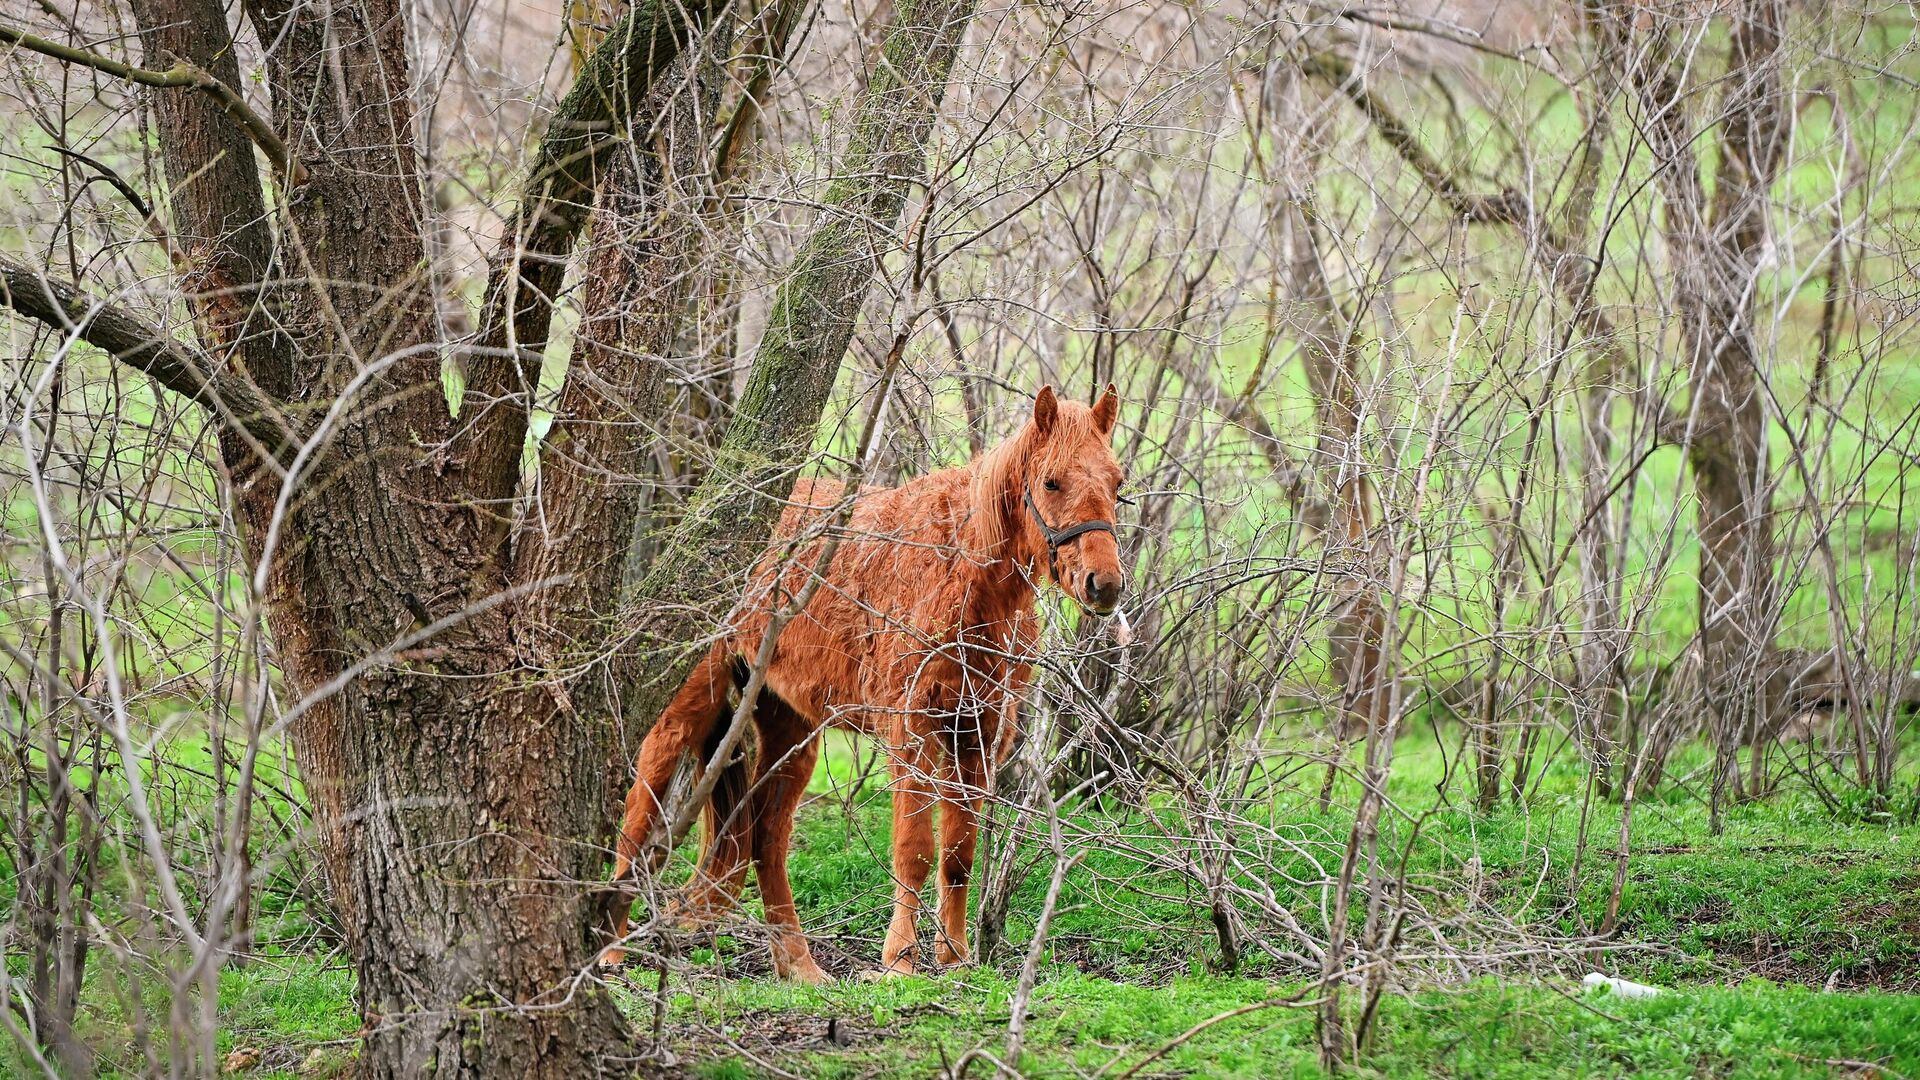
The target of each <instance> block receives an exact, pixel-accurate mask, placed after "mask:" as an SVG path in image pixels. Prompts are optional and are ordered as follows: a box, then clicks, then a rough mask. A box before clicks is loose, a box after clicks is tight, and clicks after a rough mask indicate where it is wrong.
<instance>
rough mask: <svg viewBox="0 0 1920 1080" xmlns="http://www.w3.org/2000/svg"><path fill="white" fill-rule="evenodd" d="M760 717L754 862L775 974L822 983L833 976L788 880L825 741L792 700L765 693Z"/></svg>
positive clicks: (799, 980) (753, 805) (758, 717)
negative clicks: (797, 819) (798, 825)
mask: <svg viewBox="0 0 1920 1080" xmlns="http://www.w3.org/2000/svg"><path fill="white" fill-rule="evenodd" d="M755 719H756V720H758V722H759V726H760V761H761V766H760V776H759V779H758V780H757V781H755V790H754V793H753V796H752V801H751V805H750V806H749V808H748V809H749V810H750V811H751V813H752V817H753V827H752V834H753V858H754V867H755V874H756V875H757V876H758V878H759V880H760V902H761V906H762V907H763V908H765V910H766V917H767V929H768V932H769V935H770V937H771V939H772V945H773V971H774V974H775V975H778V976H779V977H781V978H783V979H793V980H796V981H798V982H809V983H819V982H826V981H827V973H826V972H824V971H822V970H820V965H819V964H818V963H816V962H814V959H813V952H812V950H811V949H809V948H808V947H807V935H806V931H805V930H803V929H802V928H801V926H800V913H799V911H797V910H796V909H795V908H794V906H793V885H792V884H791V883H790V882H789V881H788V880H787V849H788V848H789V847H791V846H792V843H793V815H794V812H795V811H796V810H798V809H799V807H800V800H801V798H802V797H803V796H805V795H806V793H807V781H808V780H809V779H811V778H812V776H813V765H814V762H815V761H817V760H818V759H819V757H820V739H819V737H818V734H817V732H816V731H815V730H814V727H813V725H812V724H810V723H808V722H807V721H806V719H805V718H804V717H802V716H801V715H800V714H799V713H798V712H796V711H794V709H793V707H792V706H790V705H788V704H787V703H786V702H784V701H781V700H780V699H778V698H776V697H773V696H772V695H771V694H763V695H762V697H761V699H760V701H759V703H758V707H757V712H756V716H755Z"/></svg>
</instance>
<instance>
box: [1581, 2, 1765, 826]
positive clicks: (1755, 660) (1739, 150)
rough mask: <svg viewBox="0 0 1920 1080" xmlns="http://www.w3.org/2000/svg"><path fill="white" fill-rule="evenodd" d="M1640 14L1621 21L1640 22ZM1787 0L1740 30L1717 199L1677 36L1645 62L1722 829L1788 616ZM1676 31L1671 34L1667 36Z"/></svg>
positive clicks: (1660, 43)
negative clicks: (1766, 277) (1783, 564)
mask: <svg viewBox="0 0 1920 1080" xmlns="http://www.w3.org/2000/svg"><path fill="white" fill-rule="evenodd" d="M1635 15H1636V13H1635V12H1633V11H1631V10H1622V11H1619V12H1617V13H1616V14H1615V15H1614V18H1615V19H1616V21H1617V22H1618V24H1619V25H1622V26H1633V25H1634V19H1635ZM1782 17H1783V16H1782V12H1781V4H1780V0H1742V2H1741V3H1740V4H1738V5H1737V6H1736V8H1735V9H1734V11H1733V12H1732V15H1731V18H1730V20H1729V29H1728V43H1729V50H1728V61H1727V74H1726V77H1725V79H1724V82H1725V84H1726V91H1725V94H1724V96H1723V97H1722V99H1721V101H1720V102H1719V114H1718V116H1717V118H1716V119H1717V121H1718V125H1719V139H1718V150H1719V168H1718V171H1717V174H1716V181H1715V185H1714V189H1713V194H1712V199H1711V205H1709V200H1708V196H1707V194H1706V188H1705V186H1704V184H1703V183H1702V180H1701V169H1700V163H1699V161H1698V160H1697V158H1696V156H1695V152H1694V150H1693V149H1692V142H1693V138H1694V131H1693V124H1692V123H1691V122H1690V119H1689V117H1688V115H1687V111H1686V108H1685V104H1686V102H1685V96H1684V94H1683V90H1682V84H1681V83H1680V81H1679V75H1678V73H1677V71H1676V68H1675V64H1674V62H1673V61H1672V60H1671V59H1670V58H1669V57H1668V55H1667V49H1666V44H1665V41H1664V39H1659V40H1655V41H1652V42H1651V43H1650V45H1649V48H1648V49H1647V50H1646V56H1645V58H1644V59H1641V60H1640V61H1639V62H1638V65H1637V66H1636V68H1635V72H1634V75H1635V78H1634V82H1635V89H1636V90H1637V91H1638V92H1639V94H1640V97H1641V102H1642V104H1643V107H1644V108H1645V110H1646V112H1647V113H1648V116H1649V118H1650V119H1649V120H1648V122H1647V124H1646V135H1647V138H1648V141H1649V144H1650V145H1651V147H1652V149H1653V151H1654V154H1655V155H1656V158H1657V160H1658V161H1659V162H1660V164H1661V166H1662V169H1661V173H1660V180H1661V186H1662V189H1663V191H1664V194H1665V198H1666V208H1667V237H1668V244H1669V246H1670V247H1671V249H1672V258H1673V262H1674V266H1675V268H1676V269H1675V273H1674V278H1675V280H1674V301H1673V303H1674V311H1675V314H1676V316H1677V318H1678V321H1679V324H1680V328H1681V335H1682V345H1683V348H1684V350H1685V356H1686V360H1687V368H1688V377H1689V381H1690V385H1691V388H1692V391H1693V402H1692V412H1691V415H1690V416H1689V417H1688V419H1687V427H1688V434H1687V461H1688V464H1689V466H1690V467H1691V469H1692V472H1693V479H1694V487H1695V490H1696V491H1697V493H1698V495H1699V509H1698V517H1697V519H1696V520H1697V525H1696V528H1697V530H1698V532H1699V537H1700V634H1699V642H1700V662H1701V680H1700V687H1701V691H1702V694H1703V699H1704V705H1705V708H1706V710H1707V712H1708V717H1709V721H1710V729H1711V732H1710V733H1711V735H1712V738H1713V742H1714V747H1715V759H1716V760H1715V768H1714V776H1713V799H1712V819H1711V820H1712V827H1713V829H1714V831H1716V832H1717V831H1718V830H1719V825H1720V815H1721V811H1722V809H1723V807H1724V804H1725V802H1726V801H1727V798H1728V797H1729V795H1730V796H1731V797H1733V798H1736V799H1737V798H1739V796H1740V774H1739V767H1738V761H1737V758H1736V754H1737V753H1738V750H1739V746H1740V743H1741V741H1742V740H1744V739H1751V738H1753V737H1754V736H1755V734H1756V733H1757V732H1758V731H1759V730H1760V729H1761V727H1762V725H1763V724H1764V721H1765V712H1766V709H1767V703H1766V700H1765V698H1766V695H1765V692H1764V684H1765V682H1766V674H1767V670H1768V666H1769V665H1768V657H1769V655H1770V653H1771V652H1772V643H1773V629H1772V628H1773V625H1774V621H1775V619H1776V617H1777V611H1776V608H1777V603H1776V597H1775V593H1776V589H1775V583H1774V574H1773V535H1772V524H1771V520H1770V507H1769V505H1768V500H1769V495H1770V491H1771V486H1770V482H1769V480H1768V465H1767V419H1766V411H1765V407H1764V401H1763V399H1762V397H1761V380H1760V369H1759V364H1760V361H1761V357H1760V355H1759V350H1758V347H1757V345H1756V342H1755V336H1754V325H1753V320H1754V309H1755V295H1754V294H1755V290H1756V288H1757V285H1758V277H1759V269H1760V259H1761V257H1762V255H1763V254H1764V250H1763V249H1764V247H1765V244H1766V238H1767V224H1768V223H1767V198H1768V194H1769V191H1770V190H1771V188H1772V186H1773V180H1774V177H1775V175H1776V173H1777V172H1778V171H1779V165H1780V160H1781V158H1782V156H1783V154H1784V152H1785V150H1786V137H1787V123H1788V121H1789V120H1790V117H1789V115H1788V111H1787V101H1786V98H1785V96H1784V92H1783V90H1782V88H1781V81H1780V66H1779V64H1780V60H1779V52H1780V24H1781V19H1782ZM1654 33H1655V34H1663V33H1664V31H1655V32H1654Z"/></svg>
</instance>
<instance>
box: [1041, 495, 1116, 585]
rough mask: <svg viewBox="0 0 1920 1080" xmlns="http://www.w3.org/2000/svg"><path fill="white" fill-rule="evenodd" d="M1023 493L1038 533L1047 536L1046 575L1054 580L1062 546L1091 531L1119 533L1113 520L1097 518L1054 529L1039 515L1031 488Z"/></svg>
mask: <svg viewBox="0 0 1920 1080" xmlns="http://www.w3.org/2000/svg"><path fill="white" fill-rule="evenodd" d="M1025 495H1026V501H1027V513H1029V514H1032V515H1033V523H1034V524H1035V525H1038V526H1040V535H1042V536H1044V537H1046V538H1047V575H1048V576H1049V577H1051V578H1053V580H1054V581H1055V582H1058V581H1059V580H1060V549H1061V548H1062V547H1064V546H1065V545H1067V544H1070V543H1072V542H1074V541H1075V540H1078V539H1080V538H1081V537H1083V536H1085V535H1087V534H1088V533H1092V532H1103V533H1106V534H1107V535H1109V536H1112V537H1115V538H1116V539H1117V538H1118V537H1119V535H1120V534H1119V533H1116V532H1114V531H1113V522H1111V521H1100V520H1098V519H1094V520H1089V521H1083V522H1081V523H1079V524H1078V525H1069V526H1067V527H1066V528H1064V529H1059V530H1056V529H1054V527H1053V526H1051V525H1049V524H1047V519H1046V518H1043V517H1041V516H1040V508H1039V507H1037V506H1035V505H1033V489H1032V488H1027V489H1026V492H1025Z"/></svg>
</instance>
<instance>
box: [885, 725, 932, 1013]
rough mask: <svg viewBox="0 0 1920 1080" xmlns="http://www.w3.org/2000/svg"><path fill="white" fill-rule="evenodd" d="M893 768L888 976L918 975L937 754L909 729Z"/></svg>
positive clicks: (898, 749)
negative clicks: (915, 971) (922, 893)
mask: <svg viewBox="0 0 1920 1080" xmlns="http://www.w3.org/2000/svg"><path fill="white" fill-rule="evenodd" d="M903 743H904V745H901V746H897V747H895V749H894V752H893V754H892V760H891V761H890V762H889V763H888V767H889V768H890V769H891V770H892V773H893V783H892V785H891V786H892V788H893V921H892V922H890V923H889V924H888V925H887V940H886V944H885V945H883V946H881V949H880V966H881V974H882V975H911V974H913V954H914V947H915V945H916V943H917V940H916V939H917V938H918V936H919V916H920V890H921V889H922V888H924V887H925V886H926V883H927V874H928V872H929V871H931V870H932V869H933V814H932V808H933V768H932V766H933V760H932V758H933V755H932V754H931V753H930V752H929V751H930V748H929V747H928V745H927V742H926V740H925V739H924V738H922V737H919V736H915V735H912V734H908V735H907V736H906V738H905V739H904V740H903Z"/></svg>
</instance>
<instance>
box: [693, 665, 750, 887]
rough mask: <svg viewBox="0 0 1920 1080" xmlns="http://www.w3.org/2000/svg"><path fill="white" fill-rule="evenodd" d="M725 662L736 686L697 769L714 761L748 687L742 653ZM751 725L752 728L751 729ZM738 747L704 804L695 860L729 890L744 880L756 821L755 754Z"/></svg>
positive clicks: (704, 872) (702, 748) (710, 878)
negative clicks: (753, 795)
mask: <svg viewBox="0 0 1920 1080" xmlns="http://www.w3.org/2000/svg"><path fill="white" fill-rule="evenodd" d="M726 663H727V673H728V675H729V676H730V677H731V679H732V684H733V685H732V690H731V692H729V693H727V694H726V695H724V696H723V697H722V699H721V702H720V707H719V709H718V710H717V712H716V715H715V716H714V718H713V726H712V728H711V729H710V730H709V732H708V734H707V737H706V738H705V739H704V740H702V742H701V746H700V758H699V761H698V762H696V763H695V768H696V769H698V768H699V767H701V766H703V765H704V764H705V763H706V762H709V761H712V760H713V755H714V752H715V751H717V750H718V749H719V748H720V741H721V740H722V739H724V738H725V737H726V734H727V729H728V728H729V727H731V726H732V723H733V714H734V711H735V710H737V709H738V708H739V707H740V694H741V693H742V692H743V691H744V690H745V689H746V685H747V679H748V676H749V675H750V674H751V672H750V671H749V670H748V668H747V662H746V660H745V659H743V658H741V657H739V656H737V655H736V656H729V657H727V660H726ZM751 730H752V729H751V728H749V733H751ZM739 750H750V747H747V746H743V747H741V748H739ZM739 750H736V752H735V754H734V756H733V760H732V761H729V762H728V763H727V764H725V765H723V766H721V771H720V775H719V776H718V777H715V778H714V782H713V793H712V795H711V796H709V797H708V799H707V804H706V805H705V806H703V807H701V808H700V859H699V862H698V863H696V864H695V865H697V866H699V867H700V870H701V873H702V875H703V876H704V877H706V878H707V880H708V881H710V882H712V883H714V884H717V885H720V886H721V887H722V888H724V889H725V890H726V891H728V892H733V891H737V889H738V885H737V884H736V882H738V881H740V880H742V879H743V875H744V872H745V870H746V865H747V860H748V859H749V858H750V857H751V855H752V847H753V826H754V822H753V818H752V814H751V811H752V807H751V806H750V805H749V801H748V798H747V795H748V791H749V790H750V788H751V786H752V770H751V769H750V768H749V765H750V762H751V758H752V754H751V753H750V752H747V753H742V752H739ZM696 782H697V777H696Z"/></svg>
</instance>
